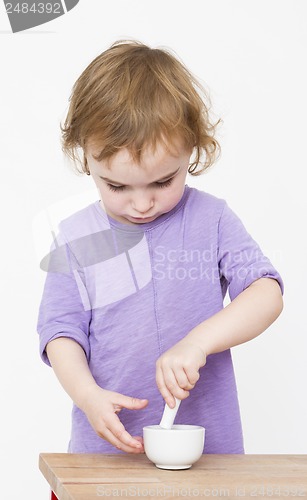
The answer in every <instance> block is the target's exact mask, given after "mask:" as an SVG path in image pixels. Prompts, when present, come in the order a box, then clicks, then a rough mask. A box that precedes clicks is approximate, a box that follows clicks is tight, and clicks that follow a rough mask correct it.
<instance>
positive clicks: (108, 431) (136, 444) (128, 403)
mask: <svg viewBox="0 0 307 500" xmlns="http://www.w3.org/2000/svg"><path fill="white" fill-rule="evenodd" d="M147 404H148V400H147V399H137V398H132V397H129V396H124V395H123V394H119V393H118V392H112V391H107V390H105V389H102V388H101V387H99V386H98V385H95V386H93V387H91V389H90V390H89V391H88V392H87V396H86V400H85V401H83V404H82V410H83V411H84V413H85V414H86V416H87V418H88V421H89V423H90V424H91V426H92V427H93V429H94V431H95V432H96V433H97V434H98V436H100V437H101V438H103V439H105V440H106V441H109V443H111V444H112V445H113V446H115V447H116V448H117V449H119V450H122V451H125V452H127V453H144V447H143V439H142V438H141V437H140V436H134V437H132V436H131V435H130V434H129V433H128V432H127V431H126V429H125V427H124V426H123V424H122V423H121V421H120V419H119V418H118V416H117V413H119V412H120V411H121V409H122V408H127V409H128V410H141V409H143V408H145V407H146V406H147Z"/></svg>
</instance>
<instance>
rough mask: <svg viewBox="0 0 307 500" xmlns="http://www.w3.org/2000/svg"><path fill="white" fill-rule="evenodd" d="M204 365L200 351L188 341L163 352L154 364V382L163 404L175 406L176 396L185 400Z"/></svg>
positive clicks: (203, 357)
mask: <svg viewBox="0 0 307 500" xmlns="http://www.w3.org/2000/svg"><path fill="white" fill-rule="evenodd" d="M205 364H206V355H205V353H204V352H203V351H202V349H201V348H200V347H199V346H198V345H197V344H196V343H193V342H191V341H190V340H187V339H183V340H181V341H180V342H178V343H177V344H175V345H174V346H173V347H172V348H171V349H169V350H168V351H166V352H164V353H163V354H162V356H160V358H159V359H158V360H157V363H156V382H157V386H158V389H159V391H160V392H161V394H162V396H163V398H164V399H165V402H166V403H167V404H168V405H169V406H170V407H171V408H174V406H175V399H174V396H176V397H177V398H178V399H185V398H187V397H188V396H189V394H190V393H189V391H190V390H191V389H193V387H194V386H195V384H196V382H197V381H198V379H199V369H200V368H201V367H202V366H204V365H205Z"/></svg>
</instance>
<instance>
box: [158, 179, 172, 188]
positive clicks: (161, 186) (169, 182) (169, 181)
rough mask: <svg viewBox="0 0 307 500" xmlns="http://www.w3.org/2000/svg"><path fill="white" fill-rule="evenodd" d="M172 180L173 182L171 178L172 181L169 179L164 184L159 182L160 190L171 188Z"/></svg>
mask: <svg viewBox="0 0 307 500" xmlns="http://www.w3.org/2000/svg"><path fill="white" fill-rule="evenodd" d="M172 180H173V177H171V179H168V180H167V181H164V182H157V186H158V187H159V188H163V187H167V186H170V184H171V183H172Z"/></svg>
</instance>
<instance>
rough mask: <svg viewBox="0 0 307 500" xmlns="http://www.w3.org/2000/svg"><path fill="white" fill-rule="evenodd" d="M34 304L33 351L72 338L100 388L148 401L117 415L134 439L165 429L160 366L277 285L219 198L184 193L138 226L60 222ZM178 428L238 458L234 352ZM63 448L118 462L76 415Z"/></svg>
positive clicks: (193, 398)
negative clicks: (214, 319)
mask: <svg viewBox="0 0 307 500" xmlns="http://www.w3.org/2000/svg"><path fill="white" fill-rule="evenodd" d="M41 265H42V268H44V269H45V270H48V274H47V278H46V283H45V288H44V292H43V297H42V302H41V305H40V311H39V319H38V332H39V335H40V352H41V356H42V358H43V360H44V361H45V362H46V363H48V364H49V361H48V358H47V355H46V351H45V348H46V345H47V343H48V342H50V341H51V340H53V339H55V338H57V337H69V338H71V339H74V340H75V341H76V342H78V343H79V344H80V345H81V346H82V348H83V349H84V351H85V354H86V356H87V359H88V363H89V367H90V370H91V372H92V374H93V376H94V378H95V380H96V382H97V384H99V385H100V386H101V387H103V388H105V389H108V390H111V391H116V392H119V393H121V394H125V395H128V396H134V397H137V398H142V399H143V398H146V399H148V400H149V404H148V406H147V407H146V408H145V409H143V410H138V411H135V410H133V411H132V410H127V409H123V410H122V411H121V412H120V414H119V418H120V420H121V421H122V423H123V424H124V426H125V428H126V429H127V431H128V432H129V433H130V434H131V435H136V436H140V435H142V428H143V427H144V426H145V425H151V424H157V423H159V421H160V418H161V415H162V412H163V408H164V400H163V399H162V396H161V394H160V393H159V391H158V389H157V387H156V382H155V363H156V360H157V359H158V357H159V356H160V355H161V354H162V353H163V352H164V351H166V350H167V349H169V348H170V347H172V346H173V345H174V344H175V343H176V342H178V341H179V340H180V339H182V338H183V337H185V336H186V335H187V334H188V333H189V331H190V330H192V329H193V328H194V327H195V326H196V325H198V324H199V323H201V322H202V321H204V320H205V319H207V318H209V317H210V316H212V315H213V314H215V313H217V312H218V311H220V310H221V309H222V308H223V299H224V297H225V294H226V291H227V289H228V291H229V296H230V299H231V300H233V299H234V298H235V297H236V296H237V295H238V294H239V293H240V292H242V291H243V290H244V289H245V288H247V287H248V286H249V285H250V284H251V283H252V282H253V281H255V280H257V279H258V278H261V277H269V278H274V279H276V280H278V282H279V284H280V286H281V289H282V290H283V283H282V280H281V278H280V276H279V274H278V272H277V271H276V270H275V269H274V267H273V266H272V264H271V263H270V261H269V260H268V259H267V258H266V257H265V256H264V255H263V254H262V252H261V250H260V248H259V246H258V245H257V244H256V242H255V241H254V240H253V239H252V238H251V236H250V235H249V234H248V232H247V231H246V229H245V228H244V226H243V224H242V222H241V221H240V219H239V218H238V217H237V216H236V215H235V214H234V213H233V212H232V211H231V210H230V208H229V207H228V205H227V204H226V202H225V201H224V200H221V199H218V198H216V197H214V196H212V195H209V194H207V193H204V192H201V191H198V190H196V189H192V188H190V187H188V186H186V187H185V190H184V194H183V196H182V198H181V200H180V202H179V203H178V205H177V206H176V207H175V208H174V209H173V210H171V211H170V212H168V213H167V214H164V215H162V216H160V217H159V218H157V219H156V220H154V221H153V222H149V223H146V224H141V225H134V224H133V225H132V224H131V225H130V224H123V223H120V222H118V221H116V220H114V219H112V218H111V217H109V216H108V215H106V213H105V212H104V210H103V209H102V207H101V205H100V203H99V201H97V202H95V203H93V204H91V205H89V206H88V207H87V208H85V209H83V210H81V211H79V212H77V213H75V214H74V215H72V216H71V217H69V218H67V219H65V220H64V221H62V222H61V224H60V226H59V234H58V237H57V242H56V244H55V245H54V248H53V251H52V252H51V253H50V255H49V256H48V258H47V259H45V261H44V262H42V264H41ZM176 423H179V424H180V423H185V424H195V425H202V426H204V427H205V428H206V439H205V448H204V452H205V453H244V448H243V437H242V427H241V420H240V411H239V404H238V397H237V389H236V382H235V376H234V371H233V365H232V359H231V353H230V350H226V351H224V352H221V353H218V354H212V355H210V356H208V357H207V363H206V365H205V366H204V367H203V368H201V369H200V379H199V381H198V382H197V384H196V386H195V388H194V389H193V390H192V391H191V392H190V396H189V397H188V398H187V399H186V400H184V401H183V402H182V404H181V406H180V408H179V411H178V414H177V418H176ZM69 451H70V452H73V453H83V452H87V453H100V452H101V453H116V452H118V450H116V449H115V448H114V447H112V446H111V445H110V444H109V443H108V442H106V441H104V440H103V439H101V438H100V437H98V435H97V434H96V433H95V432H94V430H93V429H92V428H91V426H90V424H89V422H88V420H87V418H86V416H85V415H84V413H83V412H82V411H81V410H80V409H79V408H78V407H76V406H74V407H73V413H72V432H71V439H70V444H69Z"/></svg>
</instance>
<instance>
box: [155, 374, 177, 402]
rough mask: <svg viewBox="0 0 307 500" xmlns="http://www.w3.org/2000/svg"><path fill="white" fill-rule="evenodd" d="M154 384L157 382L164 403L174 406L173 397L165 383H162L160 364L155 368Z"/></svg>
mask: <svg viewBox="0 0 307 500" xmlns="http://www.w3.org/2000/svg"><path fill="white" fill-rule="evenodd" d="M156 384H157V387H158V389H159V391H160V393H161V395H162V397H163V399H164V400H165V402H166V404H168V406H169V407H170V408H175V406H176V401H175V398H174V396H173V395H172V394H171V393H170V391H169V390H168V388H167V387H166V385H165V383H164V377H163V372H162V370H161V368H160V366H157V369H156Z"/></svg>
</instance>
